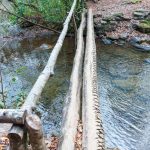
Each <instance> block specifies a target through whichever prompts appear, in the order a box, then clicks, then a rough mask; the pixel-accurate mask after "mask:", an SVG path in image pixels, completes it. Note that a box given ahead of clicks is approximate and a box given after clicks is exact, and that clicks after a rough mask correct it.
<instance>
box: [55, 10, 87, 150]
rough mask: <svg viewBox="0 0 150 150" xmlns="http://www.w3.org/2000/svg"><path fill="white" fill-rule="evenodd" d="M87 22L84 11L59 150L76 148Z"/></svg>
mask: <svg viewBox="0 0 150 150" xmlns="http://www.w3.org/2000/svg"><path fill="white" fill-rule="evenodd" d="M85 23H86V19H85V12H84V13H83V14H82V21H81V24H80V28H79V30H78V38H77V50H76V55H75V58H74V65H73V69H72V74H71V79H70V87H69V91H68V93H67V96H66V100H65V108H64V112H63V121H62V137H61V140H60V143H59V148H58V149H59V150H74V145H75V136H76V132H77V124H78V121H79V114H80V101H81V86H82V65H83V54H84V39H83V31H84V28H85Z"/></svg>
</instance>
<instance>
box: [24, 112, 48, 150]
mask: <svg viewBox="0 0 150 150" xmlns="http://www.w3.org/2000/svg"><path fill="white" fill-rule="evenodd" d="M26 127H27V130H28V133H29V139H30V143H31V146H32V150H46V145H45V140H44V134H43V129H42V123H41V120H40V118H39V117H38V116H37V115H28V116H27V118H26Z"/></svg>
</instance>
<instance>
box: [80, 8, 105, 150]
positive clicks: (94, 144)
mask: <svg viewBox="0 0 150 150" xmlns="http://www.w3.org/2000/svg"><path fill="white" fill-rule="evenodd" d="M96 67H97V66H96V45H95V38H94V27H93V14H92V9H89V10H88V26H87V38H86V52H85V61H84V73H83V103H82V108H83V109H82V111H83V112H82V122H83V149H84V150H97V149H99V150H104V149H105V146H104V132H103V127H102V121H101V116H100V111H99V108H100V106H99V97H98V87H97V69H96Z"/></svg>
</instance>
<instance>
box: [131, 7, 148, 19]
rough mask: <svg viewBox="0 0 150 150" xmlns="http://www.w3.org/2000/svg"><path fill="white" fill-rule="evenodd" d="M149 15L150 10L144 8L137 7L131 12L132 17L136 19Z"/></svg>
mask: <svg viewBox="0 0 150 150" xmlns="http://www.w3.org/2000/svg"><path fill="white" fill-rule="evenodd" d="M149 15H150V11H148V10H144V9H139V10H136V11H134V12H133V17H134V19H136V20H142V19H145V18H147V17H148V16H149Z"/></svg>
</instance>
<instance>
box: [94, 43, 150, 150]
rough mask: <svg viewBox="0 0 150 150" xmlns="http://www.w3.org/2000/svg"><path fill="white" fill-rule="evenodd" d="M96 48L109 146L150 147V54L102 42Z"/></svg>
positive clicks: (123, 148) (131, 149) (145, 149)
mask: <svg viewBox="0 0 150 150" xmlns="http://www.w3.org/2000/svg"><path fill="white" fill-rule="evenodd" d="M97 50H98V53H97V54H98V56H97V59H98V60H97V61H98V81H99V82H98V85H99V95H100V103H101V112H102V119H103V125H104V130H105V137H106V143H107V146H108V147H118V148H119V149H121V150H150V142H149V141H150V62H149V60H150V53H143V52H139V51H136V49H135V50H134V49H133V48H131V47H128V46H126V47H119V46H104V45H103V44H100V43H99V42H98V43H97Z"/></svg>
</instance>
